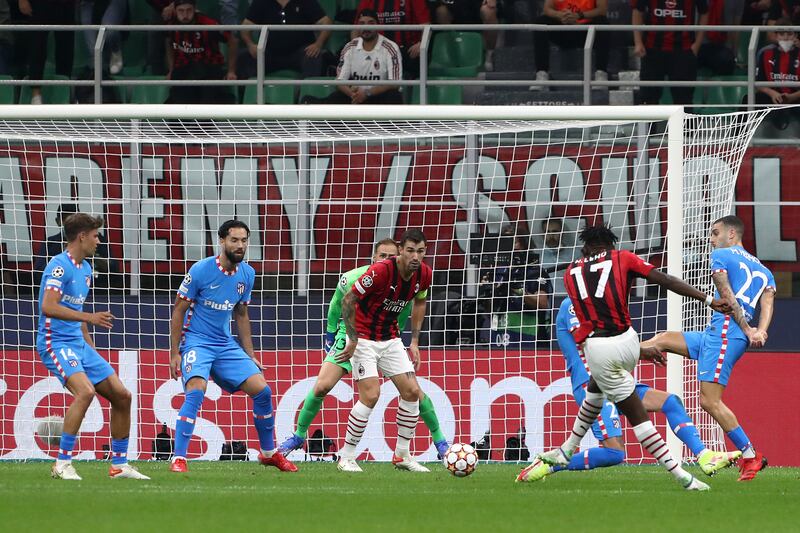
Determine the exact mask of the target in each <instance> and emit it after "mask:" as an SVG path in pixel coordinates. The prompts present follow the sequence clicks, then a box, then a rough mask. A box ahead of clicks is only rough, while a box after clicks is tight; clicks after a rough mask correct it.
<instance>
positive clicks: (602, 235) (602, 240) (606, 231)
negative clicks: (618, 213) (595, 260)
mask: <svg viewBox="0 0 800 533" xmlns="http://www.w3.org/2000/svg"><path fill="white" fill-rule="evenodd" d="M578 238H579V239H580V240H581V242H583V244H584V249H586V248H597V247H600V246H605V247H612V248H613V247H614V246H615V245H616V244H617V241H618V240H619V237H617V236H616V234H614V232H613V231H611V228H610V227H608V226H606V225H605V224H599V225H597V226H587V227H586V228H584V229H583V231H581V232H580V234H579V235H578Z"/></svg>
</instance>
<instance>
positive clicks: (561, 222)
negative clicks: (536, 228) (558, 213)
mask: <svg viewBox="0 0 800 533" xmlns="http://www.w3.org/2000/svg"><path fill="white" fill-rule="evenodd" d="M551 222H555V223H556V224H558V225H559V227H561V229H564V221H563V220H561V219H560V218H558V217H553V218H546V219H544V220H542V229H545V228H547V225H548V224H550V223H551Z"/></svg>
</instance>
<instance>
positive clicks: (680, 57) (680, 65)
mask: <svg viewBox="0 0 800 533" xmlns="http://www.w3.org/2000/svg"><path fill="white" fill-rule="evenodd" d="M633 1H634V9H633V17H632V23H633V24H634V25H641V24H647V25H650V26H681V25H683V26H685V25H689V24H695V10H696V11H697V13H698V14H699V17H698V18H697V22H696V24H698V25H705V24H708V2H707V0H633ZM633 42H634V44H635V51H636V55H638V56H639V57H641V58H642V68H641V73H640V78H641V80H642V81H663V80H664V78H665V77H666V78H668V79H670V80H674V81H694V80H696V79H697V54H698V52H699V51H700V45H701V44H702V42H703V32H702V31H699V32H697V33H693V32H690V31H674V32H672V31H647V32H641V31H635V32H633ZM661 89H662V86H660V85H659V86H656V87H642V91H641V97H642V98H641V99H642V103H643V104H649V105H655V104H658V103H659V101H660V100H661ZM670 90H671V91H672V101H673V103H675V104H678V105H691V104H692V93H693V92H694V87H671V88H670Z"/></svg>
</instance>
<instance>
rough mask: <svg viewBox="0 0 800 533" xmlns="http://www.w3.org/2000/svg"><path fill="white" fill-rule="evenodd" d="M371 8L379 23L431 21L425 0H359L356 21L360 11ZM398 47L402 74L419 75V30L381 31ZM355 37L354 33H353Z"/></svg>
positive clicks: (427, 22)
mask: <svg viewBox="0 0 800 533" xmlns="http://www.w3.org/2000/svg"><path fill="white" fill-rule="evenodd" d="M365 9H371V10H373V11H375V12H376V13H377V14H378V23H379V24H429V23H430V21H431V18H430V14H429V12H428V5H427V4H426V3H425V0H361V3H360V4H358V9H357V10H356V12H357V13H356V22H355V23H358V18H359V16H360V15H361V12H362V11H363V10H365ZM382 33H383V34H385V35H386V36H387V37H388V38H389V39H390V40H391V41H392V42H394V43H396V44H397V46H399V47H400V52H401V53H402V55H403V67H404V69H405V70H404V71H403V76H404V77H405V78H406V79H409V78H418V77H419V47H420V40H421V39H422V32H421V31H396V30H391V31H386V32H382ZM353 37H355V34H354V35H353Z"/></svg>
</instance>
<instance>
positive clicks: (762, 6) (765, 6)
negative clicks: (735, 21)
mask: <svg viewBox="0 0 800 533" xmlns="http://www.w3.org/2000/svg"><path fill="white" fill-rule="evenodd" d="M777 3H779V2H778V0H745V2H744V11H743V12H742V25H744V26H762V25H763V24H765V23H766V22H767V18H768V17H769V11H770V9H771V8H772V5H773V4H777Z"/></svg>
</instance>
